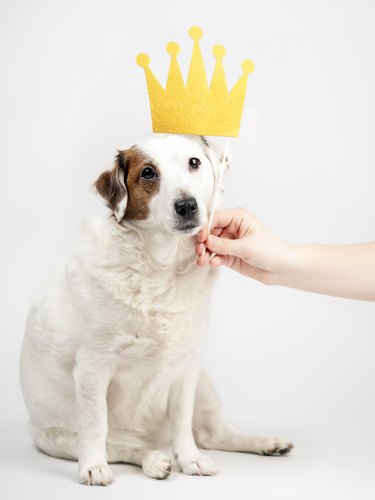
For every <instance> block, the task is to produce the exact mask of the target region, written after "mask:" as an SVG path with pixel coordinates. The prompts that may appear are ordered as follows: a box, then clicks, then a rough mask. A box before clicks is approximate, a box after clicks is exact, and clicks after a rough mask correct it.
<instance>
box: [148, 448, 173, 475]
mask: <svg viewBox="0 0 375 500" xmlns="http://www.w3.org/2000/svg"><path fill="white" fill-rule="evenodd" d="M142 469H143V472H144V473H145V474H146V476H149V477H153V478H155V479H165V478H166V477H167V476H169V473H170V472H171V469H172V463H171V460H170V459H169V458H168V457H167V456H166V455H164V454H163V453H161V452H160V451H157V450H155V451H152V452H150V453H149V454H148V455H147V456H146V457H145V458H144V460H143V462H142Z"/></svg>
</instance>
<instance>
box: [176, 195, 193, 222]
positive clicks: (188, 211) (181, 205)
mask: <svg viewBox="0 0 375 500" xmlns="http://www.w3.org/2000/svg"><path fill="white" fill-rule="evenodd" d="M174 208H175V210H176V213H177V215H179V216H180V217H181V218H182V219H192V218H193V217H194V215H195V214H196V213H197V211H198V205H197V200H196V199H195V198H187V199H186V200H178V201H176V202H175V204H174Z"/></svg>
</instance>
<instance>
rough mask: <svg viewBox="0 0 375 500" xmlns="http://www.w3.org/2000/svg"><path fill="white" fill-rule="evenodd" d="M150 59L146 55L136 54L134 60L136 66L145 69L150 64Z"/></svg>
mask: <svg viewBox="0 0 375 500" xmlns="http://www.w3.org/2000/svg"><path fill="white" fill-rule="evenodd" d="M150 61H151V59H150V58H149V56H148V55H147V54H138V55H137V58H136V62H137V64H138V66H141V67H142V68H146V67H147V66H148V65H149V64H150Z"/></svg>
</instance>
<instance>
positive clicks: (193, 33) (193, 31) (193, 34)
mask: <svg viewBox="0 0 375 500" xmlns="http://www.w3.org/2000/svg"><path fill="white" fill-rule="evenodd" d="M189 36H190V38H192V39H193V40H194V41H198V40H200V39H201V38H202V36H203V31H202V29H201V28H199V27H198V26H192V27H191V28H189Z"/></svg>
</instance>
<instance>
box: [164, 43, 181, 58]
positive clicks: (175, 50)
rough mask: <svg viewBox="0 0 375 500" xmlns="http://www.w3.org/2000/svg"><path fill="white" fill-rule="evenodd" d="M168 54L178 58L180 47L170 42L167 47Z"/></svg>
mask: <svg viewBox="0 0 375 500" xmlns="http://www.w3.org/2000/svg"><path fill="white" fill-rule="evenodd" d="M166 50H167V53H168V54H169V55H170V56H172V57H177V56H178V54H179V53H180V46H179V45H178V43H176V42H169V43H167V46H166Z"/></svg>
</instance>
